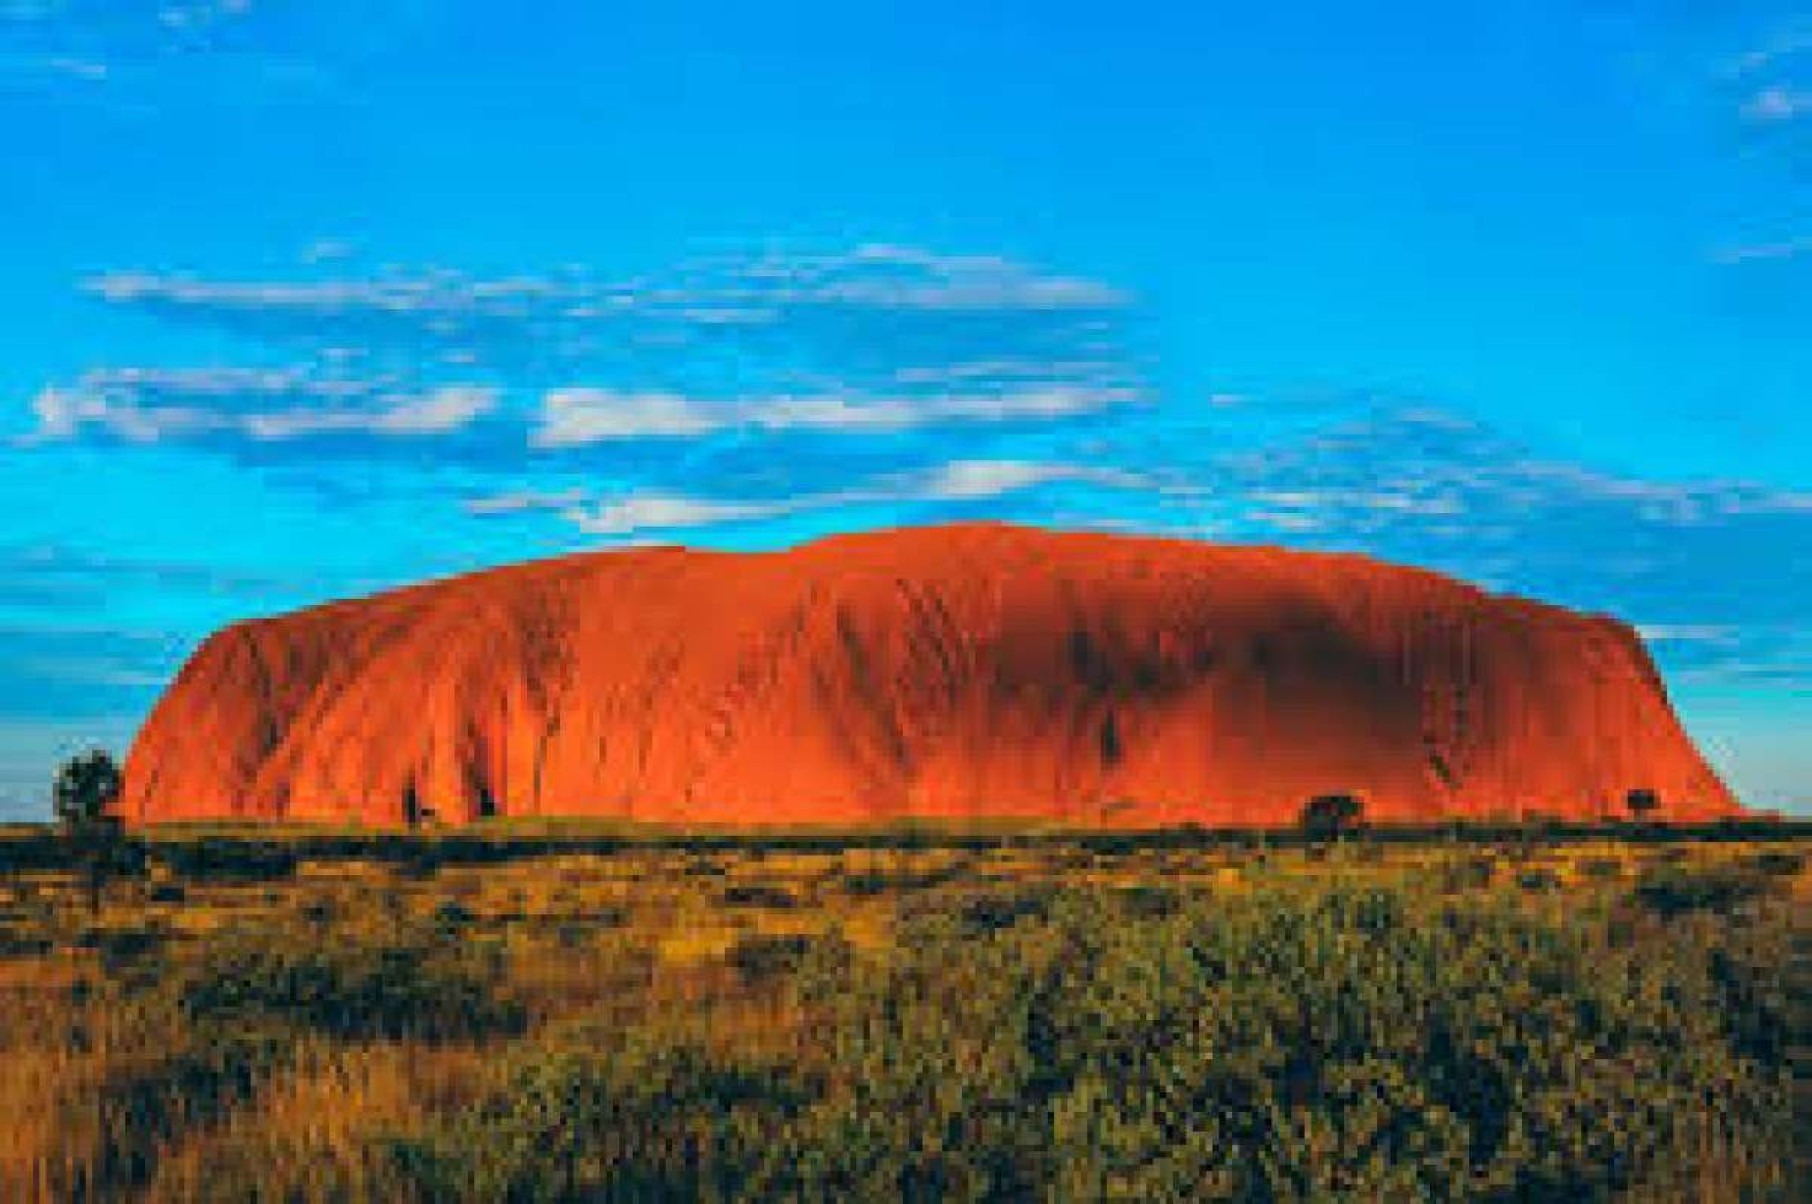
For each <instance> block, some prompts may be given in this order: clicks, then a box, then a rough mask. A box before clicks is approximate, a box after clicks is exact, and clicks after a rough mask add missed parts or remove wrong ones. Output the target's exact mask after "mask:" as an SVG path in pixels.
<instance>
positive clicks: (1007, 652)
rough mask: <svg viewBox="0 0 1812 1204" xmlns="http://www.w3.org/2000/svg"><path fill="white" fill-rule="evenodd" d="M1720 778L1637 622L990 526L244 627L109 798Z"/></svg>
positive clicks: (660, 817) (1615, 802)
mask: <svg viewBox="0 0 1812 1204" xmlns="http://www.w3.org/2000/svg"><path fill="white" fill-rule="evenodd" d="M1632 791H1652V792H1653V794H1654V796H1655V797H1656V798H1657V799H1658V800H1659V807H1658V815H1659V816H1660V817H1662V818H1667V819H1673V820H1704V819H1710V818H1716V817H1719V816H1724V815H1727V814H1733V813H1735V812H1737V810H1738V807H1737V804H1736V802H1735V800H1734V799H1733V797H1732V796H1731V794H1730V792H1729V791H1728V790H1727V789H1726V787H1725V786H1724V784H1723V783H1722V782H1721V781H1720V780H1719V779H1718V777H1717V775H1716V774H1715V773H1714V772H1713V771H1712V770H1711V769H1710V768H1709V767H1708V766H1707V764H1706V762H1705V761H1704V759H1703V758H1702V757H1701V756H1700V754H1699V753H1698V751H1697V750H1696V749H1695V748H1694V746H1693V744H1692V742H1691V741H1690V740H1689V738H1688V737H1687V735H1686V733H1685V732H1684V731H1683V729H1682V728H1681V725H1680V723H1679V721H1678V720H1677V718H1676V717H1675V715H1674V712H1673V710H1672V708H1671V707H1670V705H1669V702H1668V699H1667V697H1666V693H1665V690H1664V687H1663V684H1662V681H1661V678H1660V676H1659V675H1658V673H1657V672H1656V670H1655V668H1654V666H1653V664H1652V663H1651V661H1650V659H1649V657H1648V654H1647V652H1646V651H1645V649H1644V648H1643V645H1642V643H1641V641H1640V639H1639V638H1638V637H1637V635H1636V634H1635V632H1634V631H1633V630H1632V629H1631V628H1630V627H1629V626H1627V625H1626V624H1624V623H1622V622H1620V621H1618V620H1616V619H1613V618H1610V617H1606V616H1602V615H1589V614H1581V613H1577V612H1574V611H1570V610H1566V609H1562V608H1559V607H1556V606H1551V605H1546V604H1543V603H1539V602H1535V601H1530V600H1526V599H1522V598H1517V597H1510V596H1503V595H1497V594H1492V593H1487V592H1485V591H1483V590H1481V589H1479V588H1476V587H1474V586H1471V585H1468V584H1466V583H1463V582H1460V581H1457V580H1454V579H1451V578H1448V577H1444V576H1440V575H1437V574H1435V573H1431V572H1426V571H1422V570H1419V569H1413V568H1407V567H1399V566H1394V565H1389V564H1385V563H1381V562H1379V561H1376V560H1372V559H1369V558H1366V557H1362V556H1356V555H1338V554H1326V553H1310V552H1298V551H1284V550H1280V549H1275V548H1266V547H1254V546H1223V545H1215V544H1209V543H1203V542H1195V541H1188V540H1178V539H1158V538H1136V537H1126V536H1117V535H1107V534H1099V533H1060V532H1052V531H1045V530H1039V529H1032V528H1022V527H1015V526H1007V525H997V524H976V525H957V526H944V527H928V528H913V529H903V530H893V531H879V532H871V533H866V534H856V535H844V536H836V537H832V538H827V539H822V540H818V541H816V542H812V543H807V544H803V545H801V546H798V547H794V548H791V549H788V550H784V551H778V552H765V553H726V552H707V551H695V550H688V549H683V548H675V547H664V548H635V549H624V550H612V551H601V552H592V553H583V554H577V555H570V556H565V557H561V558H557V559H551V560H545V561H538V562H532V563H526V564H520V565H514V566H510V567H504V568H498V569H492V570H488V571H484V572H479V573H475V574H472V575H468V576H463V577H457V578H450V579H446V580H441V581H434V582H430V583H427V584H423V585H418V586H413V587H410V588H405V589H400V590H395V591H392V592H387V593H382V594H378V595H376V596H373V597H369V598H363V599H357V600H350V601H341V602H334V603H331V604H328V605H323V606H319V607H315V608H312V609H308V610H303V611H299V612H296V613H293V614H288V615H283V616H279V617H275V618H268V619H259V620H254V621H249V622H244V623H238V624H235V625H233V626H230V627H227V628H225V629H223V630H221V631H219V632H217V633H215V634H214V635H213V636H211V637H210V638H209V639H208V640H206V641H205V642H204V643H203V645H202V646H201V647H200V648H199V649H198V650H197V651H196V653H195V654H194V656H193V657H192V658H191V659H190V660H189V662H188V663H187V664H186V665H185V666H184V667H183V669H182V671H181V673H180V674H179V675H178V676H177V678H176V680H175V682H174V683H173V684H172V685H171V686H170V688H169V689H168V690H167V692H166V693H165V694H164V695H163V697H162V698H161V699H160V700H159V702H158V704H157V706H156V707H155V709H154V710H153V712H152V714H151V715H150V717H149V719H148V720H147V722H146V724H145V726H144V728H143V730H142V731H141V732H140V734H139V737H138V739H137V740H136V742H135V743H134V745H133V747H132V750H131V753H130V756H129V757H128V760H127V764H126V771H125V788H124V791H123V793H122V795H121V797H120V800H119V803H118V807H119V810H120V811H121V813H122V814H123V815H124V816H125V817H126V818H127V819H129V820H131V821H135V822H156V821H164V820H193V819H269V820H299V821H352V822H361V823H367V824H374V825H401V824H405V823H415V822H423V821H426V820H429V819H433V820H435V821H438V822H442V823H462V822H467V821H471V820H474V819H479V818H482V817H489V816H555V815H558V816H594V817H613V818H619V819H627V820H635V821H651V822H664V823H676V824H702V825H759V824H802V823H823V824H838V825H850V824H866V823H872V822H886V821H894V820H902V819H908V818H945V819H961V818H983V817H988V818H1020V819H1028V820H1039V821H1050V822H1057V823H1074V824H1084V825H1102V826H1125V827H1149V826H1159V825H1176V824H1186V823H1194V824H1202V825H1209V826H1281V825H1287V824H1290V823H1292V822H1294V821H1295V819H1296V818H1297V816H1298V815H1299V814H1300V812H1301V809H1302V806H1303V803H1304V801H1305V800H1306V799H1309V798H1311V797H1313V796H1315V795H1318V794H1328V793H1342V794H1350V795H1353V796H1355V797H1357V798H1359V799H1361V800H1362V801H1363V804H1364V807H1365V815H1366V818H1367V819H1369V820H1373V821H1377V822H1428V821H1437V820H1446V819H1478V820H1487V819H1504V818H1517V817H1527V816H1531V815H1546V816H1554V817H1559V818H1570V819H1584V820H1596V819H1600V818H1603V817H1605V816H1609V815H1615V814H1621V813H1623V808H1624V802H1625V800H1626V798H1627V797H1628V796H1629V794H1630V792H1632Z"/></svg>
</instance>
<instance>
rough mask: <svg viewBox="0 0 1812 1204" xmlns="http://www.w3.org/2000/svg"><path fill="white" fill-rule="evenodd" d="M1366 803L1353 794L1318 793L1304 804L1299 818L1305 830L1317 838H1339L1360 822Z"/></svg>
mask: <svg viewBox="0 0 1812 1204" xmlns="http://www.w3.org/2000/svg"><path fill="white" fill-rule="evenodd" d="M1364 814H1365V804H1364V803H1363V802H1361V801H1360V800H1359V798H1358V797H1357V796H1355V795H1351V794H1318V795H1316V796H1315V797H1314V798H1312V799H1310V800H1309V801H1308V802H1306V803H1304V804H1303V807H1302V815H1301V817H1300V818H1299V819H1298V821H1297V822H1298V823H1299V824H1300V825H1301V827H1302V830H1303V832H1305V833H1306V834H1307V835H1309V836H1311V837H1313V838H1314V839H1316V840H1338V839H1339V838H1340V837H1342V836H1344V835H1345V834H1346V833H1348V832H1350V831H1351V830H1352V829H1353V828H1355V827H1357V826H1358V824H1359V820H1360V817H1361V816H1363V815H1364Z"/></svg>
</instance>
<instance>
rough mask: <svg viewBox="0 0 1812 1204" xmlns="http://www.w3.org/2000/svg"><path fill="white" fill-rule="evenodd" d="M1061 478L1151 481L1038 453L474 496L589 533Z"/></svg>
mask: <svg viewBox="0 0 1812 1204" xmlns="http://www.w3.org/2000/svg"><path fill="white" fill-rule="evenodd" d="M1061 481H1071V482H1077V483H1082V484H1089V485H1096V486H1100V487H1103V488H1110V489H1147V488H1153V487H1154V485H1153V482H1152V481H1150V480H1149V479H1148V478H1146V477H1144V476H1142V475H1140V474H1137V473H1130V472H1124V471H1121V470H1117V469H1110V468H1096V467H1092V466H1088V465H1078V464H1053V463H1042V462H1038V461H1031V460H980V459H977V460H952V461H949V462H947V463H944V464H940V465H937V466H935V467H933V468H930V469H927V470H925V471H922V472H918V473H911V474H902V475H899V476H895V477H888V478H883V479H880V480H876V481H871V482H867V483H864V484H860V485H855V486H851V487H849V488H846V489H836V490H826V491H823V492H818V493H804V494H790V495H787V496H783V497H775V498H713V497H702V496H696V495H690V494H682V493H675V492H670V491H665V490H632V491H630V492H628V493H624V494H619V495H616V496H614V497H607V498H604V499H602V500H596V501H594V500H591V499H589V498H587V497H586V496H585V495H584V494H583V493H582V492H580V491H576V490H566V491H561V492H557V493H535V492H532V491H524V492H513V493H504V494H498V495H495V496H491V497H484V498H478V499H474V500H471V501H468V502H467V503H466V510H467V512H468V513H471V514H478V515H497V514H515V513H522V512H525V511H530V510H555V511H558V512H560V514H561V515H562V517H564V518H566V519H568V520H569V521H571V522H572V523H573V524H574V525H575V526H577V527H578V528H579V529H580V530H581V531H583V532H585V533H586V534H588V535H609V536H633V535H637V534H641V533H643V532H648V531H670V530H685V529H697V528H702V527H713V526H723V525H726V524H731V523H746V522H759V521H762V520H765V519H774V518H784V517H787V516H789V515H793V514H800V513H805V512H809V511H819V510H829V509H835V508H837V507H843V506H860V505H870V504H879V503H888V502H898V503H914V502H919V503H947V502H976V501H987V500H989V499H993V498H1000V497H1004V496H1006V495H1008V494H1013V493H1020V492H1023V491H1026V490H1030V489H1035V488H1037V487H1039V486H1041V485H1048V484H1053V483H1056V482H1061Z"/></svg>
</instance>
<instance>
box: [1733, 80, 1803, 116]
mask: <svg viewBox="0 0 1812 1204" xmlns="http://www.w3.org/2000/svg"><path fill="white" fill-rule="evenodd" d="M1808 113H1812V92H1805V91H1800V90H1798V89H1794V88H1789V87H1786V86H1784V85H1781V84H1773V85H1770V86H1769V87H1766V88H1763V89H1761V90H1760V91H1758V92H1756V93H1755V95H1753V96H1751V97H1750V98H1749V99H1748V100H1747V101H1746V102H1744V104H1743V120H1745V121H1753V122H1761V123H1776V122H1784V121H1794V120H1797V119H1798V118H1801V117H1804V116H1805V115H1807V114H1808Z"/></svg>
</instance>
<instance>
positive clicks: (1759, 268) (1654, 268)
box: [0, 0, 1812, 816]
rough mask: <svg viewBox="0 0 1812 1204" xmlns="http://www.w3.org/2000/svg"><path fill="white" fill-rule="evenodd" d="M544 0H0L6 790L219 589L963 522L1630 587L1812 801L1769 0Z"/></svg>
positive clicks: (1801, 106)
mask: <svg viewBox="0 0 1812 1204" xmlns="http://www.w3.org/2000/svg"><path fill="white" fill-rule="evenodd" d="M1475 7H1476V8H1478V9H1479V10H1480V11H1471V10H1473V9H1474V8H1475ZM978 9H985V10H986V11H985V12H984V11H978ZM527 11H528V10H524V9H521V8H520V7H515V8H512V7H509V6H503V5H498V4H495V3H479V2H476V0H470V2H467V0H445V2H436V0H394V2H391V3H385V2H383V0H358V2H355V0H314V2H311V3H306V4H304V3H300V2H291V3H283V2H281V0H163V2H162V3H158V2H155V0H148V2H145V3H135V2H131V0H111V2H107V3H102V2H99V0H95V2H90V3H84V2H82V0H0V131H4V132H5V137H4V139H3V140H0V230H5V231H6V232H7V233H6V235H4V237H5V239H6V242H5V252H6V254H5V258H4V262H5V269H4V274H3V275H0V507H3V508H4V513H6V514H7V516H8V519H7V523H6V526H5V528H4V532H3V534H0V816H5V815H14V816H29V815H37V814H42V813H43V809H44V802H43V796H44V793H45V783H46V782H47V781H48V777H49V774H50V771H51V769H52V767H53V765H54V764H55V762H56V760H57V758H58V757H59V756H62V755H65V754H66V753H67V752H69V751H70V750H72V749H74V748H76V747H79V746H81V745H83V744H86V743H90V742H94V741H100V742H103V743H107V744H109V745H112V746H113V747H115V748H117V749H120V750H122V751H123V749H124V747H125V745H126V744H127V742H128V741H129V740H130V737H131V734H132V732H133V730H134V729H135V727H136V725H137V723H138V722H139V721H140V719H141V718H142V716H143V714H144V711H145V709H146V708H147V707H148V706H149V704H150V702H151V701H152V700H153V699H154V698H155V696H156V693H157V691H158V689H159V688H160V687H161V685H162V684H163V683H164V682H165V681H167V680H168V678H169V676H170V675H171V674H172V673H173V672H174V670H175V668H176V667H177V666H178V665H179V664H180V663H181V661H182V659H183V657H184V656H185V655H186V654H187V653H188V652H189V651H190V650H191V649H192V648H193V647H194V645H195V643H196V642H197V641H198V640H199V639H200V638H201V637H202V636H204V635H205V634H206V633H207V632H208V631H209V630H211V629H213V628H214V627H216V626H218V625H219V624H221V623H224V622H227V621H230V620H233V619H236V618H241V617H245V616H249V615H257V614H265V613H271V612H275V611H279V610H283V609H288V608H292V607H295V606H299V605H304V604H307V603H310V602H314V601H319V600H322V599H325V598H330V597H338V596H344V595H348V594H354V593H361V592H366V591H369V590H371V589H375V588H380V587H382V586H385V585H389V584H395V583H400V582H403V581H408V580H413V579H416V578H419V577H422V576H427V575H436V574H444V573H449V572H455V571H460V570H464V569H469V568H475V567H479V566H482V565H487V564H495V563H501V562H506V561H511V560H518V559H524V558H527V557H532V556H538V555H546V554H552V553H557V552H562V551H568V550H575V549H581V548H593V547H603V546H610V545H613V544H621V543H629V542H637V541H663V542H669V541H683V542H689V543H697V544H709V545H713V546H723V547H750V548H756V547H771V546H776V545H781V544H785V543H788V542H792V541H795V540H798V539H800V538H804V537H808V536H812V535H816V534H820V533H824V532H828V531H833V530H841V529H848V528H855V527H868V526H877V525H886V524H897V523H905V522H926V521H935V520H941V519H953V518H964V517H998V518H1008V519H1016V520H1021V521H1027V522H1039V523H1046V524H1057V525H1066V526H1090V527H1099V528H1103V529H1110V530H1142V531H1155V532H1164V533H1172V534H1181V535H1192V536H1199V537H1204V538H1216V539H1233V540H1246V541H1260V542H1267V543H1281V544H1286V545H1292V546H1302V547H1318V548H1323V547H1325V548H1349V549H1359V550H1365V551H1370V552H1374V553H1376V554H1379V555H1383V556H1387V557H1391V558H1394V559H1399V560H1406V561H1411V562H1416V563H1421V564H1427V565H1431V566H1433V567H1436V568H1440V569H1444V570H1448V571H1452V572H1455V573H1458V574H1461V575H1464V576H1467V577H1470V578H1472V579H1475V580H1479V581H1481V582H1484V583H1486V584H1488V585H1491V586H1493V587H1497V588H1502V589H1506V590H1513V591H1516V592H1521V593H1528V594H1534V595H1537V596H1541V597H1545V598H1549V599H1552V600H1555V601H1559V602H1563V603H1567V604H1571V605H1576V606H1582V607H1589V608H1593V609H1600V610H1608V611H1612V612H1614V613H1617V614H1619V615H1621V616H1623V617H1625V618H1627V619H1629V620H1630V621H1632V622H1634V623H1636V624H1638V626H1639V627H1640V628H1641V629H1642V630H1643V632H1644V633H1645V634H1646V635H1647V636H1648V637H1649V639H1650V641H1651V646H1652V647H1653V649H1654V651H1655V653H1656V655H1657V658H1658V659H1659V661H1660V663H1661V664H1662V667H1663V669H1664V671H1665V672H1666V676H1667V679H1668V682H1669V686H1670V689H1671V691H1672V693H1673V695H1674V697H1675V699H1676V701H1677V703H1678V705H1679V707H1680V709H1681V711H1682V713H1683V715H1684V717H1685V718H1686V721H1687V723H1688V727H1689V729H1690V730H1691V731H1692V733H1693V734H1694V735H1695V736H1696V737H1697V738H1698V739H1699V740H1700V741H1701V743H1702V744H1703V745H1704V746H1705V747H1706V748H1707V750H1708V751H1709V752H1710V753H1711V754H1712V755H1713V757H1714V758H1715V759H1716V761H1717V762H1718V764H1719V766H1720V767H1721V768H1722V769H1723V770H1724V771H1725V772H1726V773H1727V775H1728V776H1729V777H1730V778H1731V780H1732V781H1733V782H1734V783H1735V784H1736V786H1737V787H1738V788H1739V790H1741V791H1742V792H1743V793H1744V794H1745V795H1746V796H1747V797H1748V798H1749V799H1750V800H1751V801H1753V802H1756V803H1758V804H1761V805H1765V806H1779V807H1784V808H1788V809H1792V810H1800V811H1807V810H1812V751H1808V742H1807V741H1806V740H1805V739H1804V735H1805V734H1806V733H1808V732H1812V479H1809V475H1812V474H1809V473H1808V470H1807V457H1806V453H1807V450H1808V449H1809V448H1812V407H1809V406H1808V405H1807V402H1808V401H1809V400H1812V397H1809V396H1808V394H1809V393H1812V338H1807V337H1806V332H1807V331H1808V329H1809V328H1812V10H1807V9H1806V8H1804V7H1803V0H1800V4H1799V5H1796V4H1777V3H1746V2H1742V0H1738V2H1735V3H1730V2H1726V3H1716V4H1714V3H1706V2H1698V0H1659V2H1646V3H1638V2H1637V0H1581V2H1572V3H1558V2H1543V0H1532V2H1531V3H1528V4H1521V5H1497V6H1488V7H1487V6H1469V5H1446V4H1432V3H1427V4H1424V3H1404V4H1395V5H1382V6H1380V5H1361V4H1342V5H1333V4H1317V3H1308V2H1299V3H1294V4H1284V5H1244V4H1241V5H1225V4H1197V5H1185V4H1177V3H1169V4H1151V3H1141V2H1139V0H1128V2H1126V3H1121V4H1117V5H1111V6H1101V5H1070V4H1063V3H1055V2H1045V3H1038V4H1031V3H1025V4H1019V3H997V4H990V5H985V6H976V5H973V4H960V5H959V4H946V3H942V2H941V0H922V2H920V3H916V4H912V5H899V6H894V5H867V4H849V3H840V4H789V3H775V4H767V5H746V4H685V3H679V2H673V3H663V4H658V5H634V4H625V5H594V4H581V3H552V4H544V5H539V6H535V7H534V9H533V12H532V19H531V17H530V16H528V15H527Z"/></svg>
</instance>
